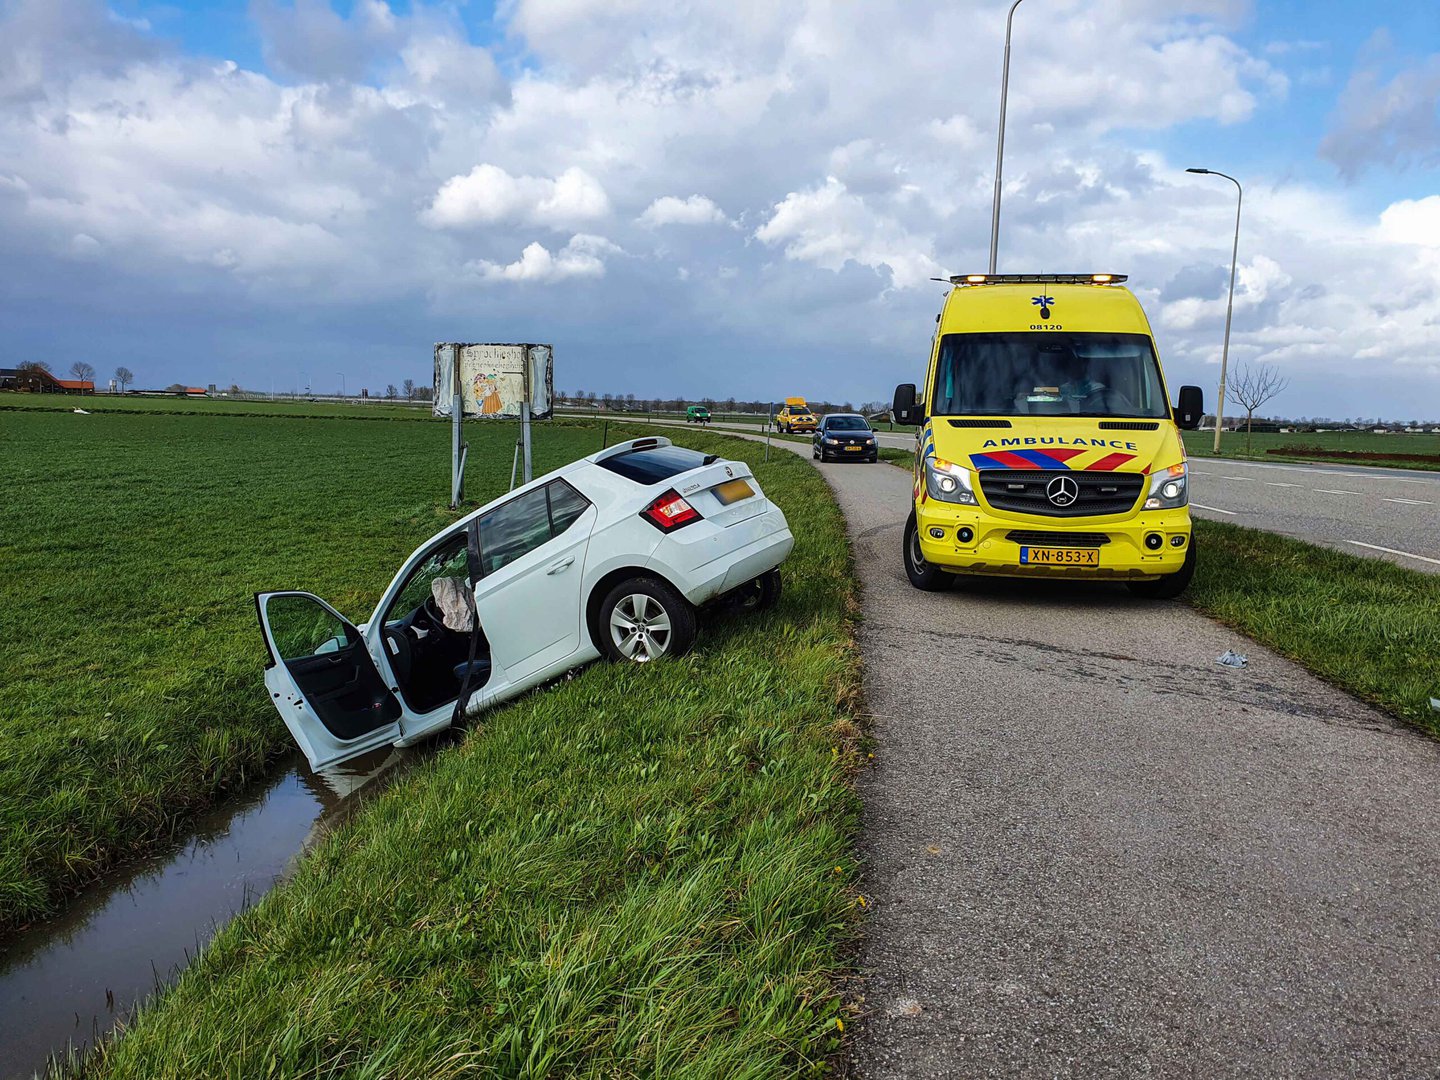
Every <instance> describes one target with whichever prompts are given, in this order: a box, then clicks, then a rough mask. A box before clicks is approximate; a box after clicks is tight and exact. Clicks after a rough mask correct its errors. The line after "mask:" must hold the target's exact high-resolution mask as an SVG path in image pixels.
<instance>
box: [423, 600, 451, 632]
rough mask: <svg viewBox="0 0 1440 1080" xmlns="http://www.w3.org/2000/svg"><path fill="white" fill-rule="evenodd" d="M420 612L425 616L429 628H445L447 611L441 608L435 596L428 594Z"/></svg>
mask: <svg viewBox="0 0 1440 1080" xmlns="http://www.w3.org/2000/svg"><path fill="white" fill-rule="evenodd" d="M418 613H419V614H423V615H424V616H425V623H426V629H427V630H443V629H445V613H444V612H443V611H441V610H440V605H439V604H438V603H436V601H435V597H434V596H427V597H426V598H425V602H424V603H422V604H421V605H420V609H419V612H418Z"/></svg>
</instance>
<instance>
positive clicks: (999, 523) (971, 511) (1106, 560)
mask: <svg viewBox="0 0 1440 1080" xmlns="http://www.w3.org/2000/svg"><path fill="white" fill-rule="evenodd" d="M915 521H916V525H917V527H918V529H919V537H920V553H921V554H922V555H924V557H925V561H926V562H928V563H930V564H932V565H934V566H937V567H939V568H941V569H943V570H949V571H952V572H954V573H960V574H990V575H995V576H999V577H1025V578H1056V579H1064V580H1071V581H1076V580H1091V581H1100V580H1115V581H1145V580H1150V579H1153V578H1158V577H1163V576H1165V575H1167V574H1174V573H1177V572H1178V571H1179V570H1180V568H1181V567H1182V566H1183V565H1184V563H1185V556H1186V554H1187V553H1188V552H1189V550H1190V545H1191V543H1192V542H1193V540H1192V537H1191V528H1190V510H1189V507H1180V508H1179V509H1173V510H1153V511H1150V512H1148V513H1147V512H1142V513H1139V514H1135V515H1133V516H1131V517H1127V518H1123V519H1120V520H1118V521H1117V520H1115V519H1114V518H1064V519H1057V518H1045V517H1038V516H1035V517H1031V516H1024V515H1018V514H1007V515H1005V516H1004V517H1001V516H999V515H997V514H993V513H991V512H990V511H988V510H986V508H984V507H980V506H958V505H954V504H951V503H944V502H939V501H937V500H935V499H926V500H925V501H924V502H923V503H922V504H921V505H920V506H918V507H917V508H916V511H915ZM1156 537H1158V546H1155V545H1156V543H1157V541H1156V539H1155V538H1156ZM1147 538H1148V543H1147ZM1022 549H1025V554H1026V556H1027V560H1028V561H1025V562H1022V561H1021V558H1022ZM1036 549H1040V550H1041V551H1048V550H1056V549H1058V550H1061V551H1067V552H1085V553H1088V552H1093V553H1094V556H1093V558H1094V564H1093V565H1089V564H1085V565H1080V564H1070V563H1066V564H1059V565H1055V564H1049V563H1044V562H1037V561H1035V560H1036V558H1037V556H1038V554H1039V552H1037V550H1036ZM1062 557H1064V558H1075V557H1083V558H1085V559H1086V560H1087V563H1088V560H1090V559H1091V556H1090V555H1089V554H1085V555H1083V556H1075V555H1067V556H1062Z"/></svg>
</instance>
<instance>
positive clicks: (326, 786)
mask: <svg viewBox="0 0 1440 1080" xmlns="http://www.w3.org/2000/svg"><path fill="white" fill-rule="evenodd" d="M407 756H408V754H407V752H406V751H401V750H390V749H386V750H381V751H376V752H375V753H372V754H369V755H366V756H365V757H364V758H361V759H359V760H357V761H354V762H351V763H350V764H348V765H345V766H341V767H338V768H331V769H325V770H323V771H322V772H320V773H315V772H312V771H310V769H309V768H307V767H306V766H305V764H304V762H300V763H298V764H297V765H296V766H295V767H293V768H291V769H289V770H288V771H286V772H284V773H282V774H281V775H279V776H276V777H275V778H274V779H272V780H270V781H268V782H267V783H265V784H262V785H260V786H258V787H257V788H255V789H253V790H251V791H249V792H247V793H246V794H245V795H243V796H241V797H239V798H237V799H234V800H231V801H229V802H227V803H225V804H224V805H223V806H221V807H217V808H216V809H214V810H212V811H211V812H209V813H208V814H206V815H204V816H203V817H202V818H200V820H199V821H198V822H197V823H196V826H195V828H194V830H193V831H192V832H191V834H190V835H189V837H188V839H186V840H185V841H184V842H183V843H181V844H180V845H179V846H178V847H177V848H176V849H174V850H173V851H172V852H171V853H170V854H168V855H159V856H155V857H153V858H150V859H147V860H145V861H143V862H140V863H136V864H132V865H130V866H127V867H125V868H124V869H123V870H121V871H118V872H116V873H115V874H113V875H111V876H110V877H108V878H106V879H104V880H102V881H100V882H98V883H97V884H96V885H95V886H93V887H92V888H90V889H88V890H86V892H85V893H84V894H82V895H81V896H79V897H77V898H76V899H75V901H74V902H73V903H72V904H71V905H70V906H69V908H68V909H67V910H66V911H65V913H64V914H63V915H61V916H60V917H59V918H57V919H54V920H52V921H51V922H48V923H44V924H42V925H39V926H36V927H34V928H32V929H30V930H28V931H26V932H24V933H21V934H19V935H17V936H16V937H15V938H13V939H10V940H9V941H0V1080H20V1078H24V1080H29V1078H30V1077H32V1076H33V1075H34V1074H36V1073H40V1074H42V1075H43V1073H44V1071H45V1068H46V1064H47V1062H48V1061H49V1059H50V1058H51V1057H52V1055H58V1056H59V1057H61V1058H63V1057H64V1056H65V1054H66V1053H67V1052H68V1051H70V1050H72V1049H73V1050H77V1051H79V1050H83V1049H84V1048H85V1047H87V1046H90V1045H92V1044H93V1043H94V1042H95V1041H96V1040H97V1039H100V1038H103V1037H104V1036H105V1035H106V1034H107V1033H108V1032H109V1031H110V1030H111V1029H112V1028H113V1027H114V1026H115V1023H116V1022H117V1021H123V1020H127V1019H128V1018H129V1016H130V1015H131V1013H132V1012H133V1010H134V1008H135V1006H136V1005H137V1004H139V1003H140V1002H141V1001H143V1000H144V999H145V998H146V997H147V996H149V995H150V994H151V993H152V992H153V991H154V990H155V989H156V987H157V986H159V985H163V984H165V983H168V982H170V981H171V980H172V979H173V978H174V977H175V976H176V975H178V974H179V973H180V971H181V970H182V969H183V968H184V967H185V965H186V964H187V963H189V961H190V960H191V958H193V957H194V956H195V954H196V953H197V952H198V951H199V950H200V949H201V948H203V947H204V946H205V944H206V943H207V942H208V941H209V940H210V938H211V937H212V936H213V935H214V933H215V931H216V930H217V929H219V928H220V927H221V926H224V925H225V923H226V922H228V921H229V920H230V919H231V918H232V917H233V916H234V915H235V914H237V913H238V912H240V911H242V910H244V909H245V908H246V907H247V906H248V905H250V904H253V903H254V902H255V901H256V900H257V899H258V898H259V897H261V896H263V895H264V894H265V893H266V892H267V891H268V890H269V889H270V888H271V887H272V886H273V885H274V884H275V883H276V882H277V881H280V880H282V879H283V878H284V876H285V874H286V872H287V870H288V869H289V867H290V865H291V863H292V861H293V860H294V858H295V857H296V855H297V854H299V853H300V852H302V851H303V850H304V849H305V847H306V846H307V843H308V842H309V841H310V839H311V838H312V837H313V836H314V835H316V834H317V833H318V832H319V831H320V830H321V829H322V828H323V827H325V826H326V825H328V824H330V823H332V822H333V821H335V820H337V819H339V818H341V817H343V815H344V814H346V813H348V812H349V810H350V809H352V808H353V807H354V806H355V805H356V803H357V802H358V799H359V796H360V792H361V790H362V789H365V788H371V789H374V788H378V787H379V786H380V785H379V784H378V783H376V781H377V779H378V778H379V777H380V776H382V775H383V774H387V773H389V772H390V771H391V770H392V769H394V768H395V766H397V765H398V764H400V763H401V762H402V761H403V760H404V759H405V758H406V757H407Z"/></svg>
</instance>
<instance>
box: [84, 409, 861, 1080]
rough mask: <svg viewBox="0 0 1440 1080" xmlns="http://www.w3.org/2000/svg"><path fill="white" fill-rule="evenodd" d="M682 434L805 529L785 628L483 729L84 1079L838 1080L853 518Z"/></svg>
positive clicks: (586, 682) (802, 467) (750, 627)
mask: <svg viewBox="0 0 1440 1080" xmlns="http://www.w3.org/2000/svg"><path fill="white" fill-rule="evenodd" d="M312 426H315V425H312ZM547 431H548V429H547ZM611 433H612V437H614V436H616V435H617V434H618V433H617V432H615V429H614V428H613V427H612V429H611ZM586 434H590V433H588V432H587V433H586ZM681 434H682V435H684V436H685V437H686V442H687V444H690V445H696V446H698V447H699V448H701V449H714V450H717V451H720V452H723V453H725V454H727V455H729V456H732V457H744V458H747V459H749V460H750V461H751V462H752V463H754V464H755V468H756V471H757V474H758V475H759V477H760V480H761V483H762V484H763V485H764V487H765V490H766V492H767V493H768V494H769V495H770V496H771V497H772V498H774V499H775V500H776V501H777V502H779V503H780V504H781V505H782V506H783V507H784V508H785V510H786V513H787V515H788V516H789V519H790V522H791V525H792V527H793V529H794V532H795V534H796V537H797V546H796V549H795V553H794V555H792V557H791V559H790V561H789V563H787V566H786V590H785V596H784V598H783V600H782V602H781V604H780V606H779V607H778V608H777V609H775V610H774V611H772V612H770V613H767V614H765V615H761V616H751V617H735V616H729V617H717V618H715V619H714V620H712V621H710V622H708V623H706V624H704V629H703V630H702V634H701V637H700V641H699V643H698V645H697V648H696V650H695V651H694V652H693V653H692V654H691V655H689V656H688V657H685V658H683V659H680V660H674V661H667V662H665V663H662V664H656V665H651V666H649V667H645V668H640V667H633V666H619V665H604V664H597V665H593V666H591V667H590V668H588V669H586V671H585V672H583V673H582V674H581V675H580V676H579V677H577V678H575V679H573V680H571V681H568V682H564V683H561V684H559V685H557V686H555V687H553V688H550V689H547V690H544V691H541V692H538V693H535V694H532V695H530V696H528V697H526V698H524V699H522V700H521V701H519V702H517V703H515V704H514V705H512V706H509V707H506V708H502V709H500V710H497V711H495V712H493V713H490V714H487V715H486V716H484V717H483V718H482V719H481V720H480V721H479V722H478V724H477V725H476V727H475V728H474V729H473V730H472V731H471V732H470V733H469V735H468V736H467V738H466V739H465V741H464V742H463V744H462V745H460V746H459V747H455V748H451V749H448V750H446V751H444V752H442V753H440V754H438V755H436V756H435V757H433V758H431V759H429V760H427V761H424V762H421V763H420V764H418V765H416V766H415V767H414V768H412V769H411V770H410V771H409V772H408V773H407V774H405V776H404V777H403V778H402V779H401V780H399V781H398V782H397V783H396V785H395V786H394V787H393V788H391V789H390V790H388V791H387V792H386V793H385V794H383V795H381V796H379V797H377V798H376V799H375V801H374V802H372V803H370V804H369V805H368V806H366V807H365V808H364V809H362V810H361V811H360V813H359V814H358V815H357V817H356V818H355V819H354V820H353V821H352V822H351V823H349V824H348V825H346V826H345V827H343V828H342V829H341V830H340V831H339V832H338V833H337V834H335V835H334V836H332V837H331V838H330V839H329V840H327V841H326V842H325V843H323V844H322V845H321V846H320V848H319V849H318V850H317V851H316V852H314V853H313V854H312V855H311V856H309V857H307V859H306V860H304V862H303V863H302V864H301V866H300V868H299V870H298V872H297V874H296V876H295V877H294V878H293V879H292V880H291V881H289V882H288V883H286V884H285V885H282V886H280V887H279V888H277V889H276V890H274V891H272V892H271V893H270V894H268V895H267V896H266V897H265V899H264V900H262V901H261V902H260V904H259V905H258V906H257V907H256V908H255V909H253V910H252V911H250V912H248V913H247V914H245V915H243V916H241V917H240V918H239V919H237V920H236V921H235V922H233V923H232V924H231V925H230V926H229V927H227V928H226V929H225V930H223V931H222V932H221V933H220V934H219V936H218V937H217V938H216V939H215V941H214V943H213V944H212V945H211V946H210V947H209V948H208V949H207V950H206V951H205V952H204V953H203V954H202V955H201V957H200V958H199V959H198V961H197V962H196V963H195V964H194V965H193V966H192V967H191V968H190V969H189V970H188V971H187V972H186V973H185V975H184V976H183V977H182V978H181V979H180V981H179V983H178V984H177V985H176V986H175V987H174V988H173V989H172V990H171V991H170V992H168V993H166V994H165V995H164V996H163V997H162V998H160V999H159V1001H158V1002H157V1003H155V1004H154V1005H153V1006H151V1007H150V1008H148V1009H146V1010H144V1011H143V1012H142V1013H141V1015H140V1017H139V1020H138V1022H137V1024H136V1025H135V1026H134V1028H133V1029H132V1030H131V1031H130V1032H129V1033H128V1034H127V1035H126V1036H125V1037H124V1038H122V1039H120V1040H119V1041H118V1042H117V1043H115V1044H114V1045H113V1046H112V1047H110V1048H108V1049H107V1050H105V1051H103V1052H102V1053H101V1054H100V1055H99V1056H98V1057H96V1058H94V1059H92V1060H91V1061H89V1062H88V1063H85V1064H84V1065H82V1066H81V1072H82V1073H83V1075H86V1076H99V1077H112V1078H119V1077H146V1078H154V1077H177V1078H178V1077H187V1078H188V1077H192V1076H229V1077H237V1078H240V1077H244V1078H250V1077H259V1076H269V1075H277V1076H331V1075H340V1074H342V1073H343V1074H346V1075H355V1076H374V1077H382V1076H425V1077H447V1076H461V1075H466V1076H469V1075H479V1076H517V1077H518V1076H533V1077H540V1076H593V1077H621V1076H641V1075H650V1076H665V1077H691V1076H693V1077H716V1076H734V1077H770V1076H782V1075H800V1074H808V1073H815V1072H819V1071H821V1070H822V1069H823V1068H824V1063H825V1060H826V1058H827V1056H828V1055H829V1054H831V1053H832V1052H833V1051H834V1050H835V1049H836V1047H837V1046H838V1043H839V1038H840V1026H841V1025H840V1019H841V1013H840V1004H839V1001H838V998H837V997H836V983H835V978H836V972H837V969H838V967H839V965H840V963H841V951H842V947H843V944H844V941H845V939H846V936H847V934H848V928H849V926H850V923H851V920H852V919H853V918H854V916H855V915H856V914H857V913H858V911H859V908H858V906H857V901H856V898H855V895H854V893H853V888H854V883H855V873H856V869H857V868H856V865H855V863H854V861H853V858H852V856H851V854H850V852H851V851H852V847H853V833H854V830H855V828H856V824H857V804H856V798H855V796H854V794H853V791H852V789H851V787H850V784H849V782H848V775H849V771H850V770H851V769H852V768H853V767H854V762H855V758H856V757H857V756H858V755H857V753H856V751H855V750H854V745H855V740H856V737H857V732H856V730H855V728H854V726H853V724H852V723H851V722H850V721H849V720H848V719H847V713H848V711H849V705H850V702H851V699H852V696H853V695H854V694H855V693H856V688H857V685H858V677H857V664H856V658H855V655H854V653H853V650H852V646H851V636H850V627H849V620H850V618H851V614H852V606H853V596H852V574H851V572H850V566H849V556H848V549H847V546H846V543H845V539H844V532H843V523H842V521H841V518H840V514H839V510H838V508H837V507H836V505H835V503H834V501H833V499H832V498H831V497H830V495H829V493H828V490H827V489H826V487H825V484H824V481H823V480H822V479H821V477H820V476H819V475H818V474H817V473H816V472H815V471H814V470H813V469H811V468H810V466H809V465H808V463H806V462H805V461H803V460H802V459H799V458H795V457H792V456H791V455H789V454H783V455H773V454H772V460H771V462H770V463H768V464H759V459H760V457H761V456H762V455H763V448H762V447H759V446H756V445H754V444H750V443H742V442H738V441H736V440H730V439H723V438H721V437H719V436H718V435H717V434H709V433H707V434H701V433H698V432H697V433H694V434H693V435H692V434H690V433H681ZM422 494H423V493H422V492H416V498H421V497H422ZM391 527H392V528H393V527H394V526H393V525H392V526H391ZM347 573H348V574H349V576H355V577H357V578H358V577H359V575H355V574H354V573H353V572H350V571H347ZM337 576H344V575H337ZM337 584H338V582H337ZM249 644H250V647H249V649H248V652H249V654H250V657H249V658H250V661H251V665H252V667H253V668H257V669H258V658H257V657H256V655H255V653H256V651H257V650H256V648H255V646H254V642H253V641H251V642H250V643H249ZM254 674H255V673H254V672H252V676H253V675H254ZM256 681H257V682H258V680H256ZM250 689H251V691H252V693H251V694H250V697H252V698H254V699H256V700H259V701H260V703H261V704H262V705H263V700H262V699H261V695H260V694H258V693H255V692H253V691H254V690H255V687H254V686H252V687H251V688H250Z"/></svg>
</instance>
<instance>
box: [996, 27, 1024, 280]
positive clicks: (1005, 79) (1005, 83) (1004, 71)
mask: <svg viewBox="0 0 1440 1080" xmlns="http://www.w3.org/2000/svg"><path fill="white" fill-rule="evenodd" d="M1019 6H1020V0H1015V2H1014V3H1013V4H1011V5H1010V14H1009V15H1006V16H1005V63H1004V65H1003V66H1002V67H1001V68H1000V134H999V135H998V136H997V137H996V139H995V201H994V203H993V204H992V205H991V207H990V273H992V274H993V273H995V261H996V257H997V256H998V255H999V252H1000V175H1001V173H1002V172H1003V171H1004V168H1005V99H1006V98H1007V97H1008V96H1009V93H1010V27H1011V24H1012V23H1014V21H1015V9H1016V8H1018V7H1019Z"/></svg>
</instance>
